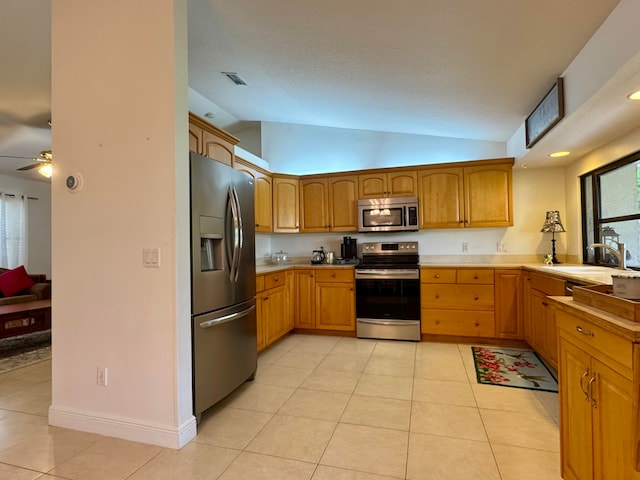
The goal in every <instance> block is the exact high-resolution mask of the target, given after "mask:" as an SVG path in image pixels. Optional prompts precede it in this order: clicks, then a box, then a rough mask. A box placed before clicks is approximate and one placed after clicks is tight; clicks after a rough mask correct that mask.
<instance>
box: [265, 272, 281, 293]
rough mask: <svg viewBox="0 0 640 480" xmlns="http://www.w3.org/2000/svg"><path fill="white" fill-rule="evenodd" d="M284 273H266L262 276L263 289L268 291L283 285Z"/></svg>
mask: <svg viewBox="0 0 640 480" xmlns="http://www.w3.org/2000/svg"><path fill="white" fill-rule="evenodd" d="M285 277H286V275H285V272H274V273H267V274H266V275H265V276H264V288H265V289H266V290H269V289H270V288H274V287H279V286H280V285H284V284H285Z"/></svg>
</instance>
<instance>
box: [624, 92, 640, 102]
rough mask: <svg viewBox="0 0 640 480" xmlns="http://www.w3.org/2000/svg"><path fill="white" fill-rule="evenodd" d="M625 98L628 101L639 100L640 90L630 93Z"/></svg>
mask: <svg viewBox="0 0 640 480" xmlns="http://www.w3.org/2000/svg"><path fill="white" fill-rule="evenodd" d="M627 98H628V99H629V100H640V90H638V91H635V92H633V93H630V94H629V95H627Z"/></svg>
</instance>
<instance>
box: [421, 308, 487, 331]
mask: <svg viewBox="0 0 640 480" xmlns="http://www.w3.org/2000/svg"><path fill="white" fill-rule="evenodd" d="M421 316H422V319H421V324H422V326H421V330H422V333H425V334H435V335H458V336H464V337H494V336H495V319H494V315H493V312H486V311H469V310H440V309H425V308H423V309H422V315H421Z"/></svg>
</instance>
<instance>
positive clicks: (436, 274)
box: [420, 268, 456, 283]
mask: <svg viewBox="0 0 640 480" xmlns="http://www.w3.org/2000/svg"><path fill="white" fill-rule="evenodd" d="M420 281H421V282H422V283H456V269H455V268H423V269H422V270H421V271H420Z"/></svg>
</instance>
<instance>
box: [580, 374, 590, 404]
mask: <svg viewBox="0 0 640 480" xmlns="http://www.w3.org/2000/svg"><path fill="white" fill-rule="evenodd" d="M588 375H589V369H588V368H587V370H586V371H585V372H584V373H583V374H582V376H581V377H580V390H582V393H584V399H585V400H586V401H589V392H587V390H586V389H585V388H584V387H583V386H582V382H583V380H584V379H585V378H587V376H588Z"/></svg>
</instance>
